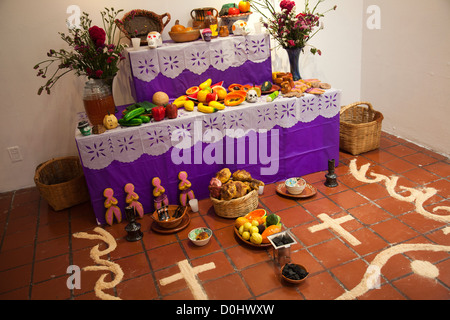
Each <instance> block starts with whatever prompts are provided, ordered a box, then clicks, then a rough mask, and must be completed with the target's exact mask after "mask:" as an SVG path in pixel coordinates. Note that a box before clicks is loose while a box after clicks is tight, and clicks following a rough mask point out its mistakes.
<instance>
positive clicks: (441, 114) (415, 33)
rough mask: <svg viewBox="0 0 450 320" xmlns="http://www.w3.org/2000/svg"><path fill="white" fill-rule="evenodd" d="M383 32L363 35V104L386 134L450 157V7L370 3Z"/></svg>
mask: <svg viewBox="0 0 450 320" xmlns="http://www.w3.org/2000/svg"><path fill="white" fill-rule="evenodd" d="M364 4H365V7H367V6H369V5H378V6H379V8H380V9H381V28H380V29H379V30H369V29H368V28H364V29H363V30H364V32H363V43H362V44H363V46H362V48H363V51H362V52H363V54H362V56H363V59H362V75H363V76H362V90H361V99H362V100H367V101H370V102H371V103H372V104H373V105H374V108H376V109H377V110H379V111H381V112H382V113H383V115H384V121H383V130H385V131H387V132H389V133H391V134H394V135H398V136H401V137H403V138H405V139H408V140H411V141H413V142H415V143H417V144H419V145H422V146H424V147H426V148H429V149H432V150H434V151H436V152H439V153H442V154H444V155H446V156H447V157H450V121H449V108H450V104H449V103H450V89H449V88H450V1H449V0H430V1H426V2H424V1H421V0H395V1H387V0H384V1H380V0H378V1H374V0H365V1H364Z"/></svg>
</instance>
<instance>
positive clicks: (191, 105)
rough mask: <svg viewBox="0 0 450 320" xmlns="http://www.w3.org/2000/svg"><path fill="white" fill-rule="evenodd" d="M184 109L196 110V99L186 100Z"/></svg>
mask: <svg viewBox="0 0 450 320" xmlns="http://www.w3.org/2000/svg"><path fill="white" fill-rule="evenodd" d="M184 110H186V111H194V101H191V100H188V101H185V102H184Z"/></svg>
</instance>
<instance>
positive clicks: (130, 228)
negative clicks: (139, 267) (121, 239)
mask: <svg viewBox="0 0 450 320" xmlns="http://www.w3.org/2000/svg"><path fill="white" fill-rule="evenodd" d="M125 214H126V216H127V220H128V221H129V223H128V225H127V226H126V227H125V231H126V232H127V233H128V235H127V241H130V242H135V241H139V240H141V239H142V238H143V236H144V235H143V234H142V232H141V224H140V223H138V222H136V216H135V214H134V208H133V207H126V208H125Z"/></svg>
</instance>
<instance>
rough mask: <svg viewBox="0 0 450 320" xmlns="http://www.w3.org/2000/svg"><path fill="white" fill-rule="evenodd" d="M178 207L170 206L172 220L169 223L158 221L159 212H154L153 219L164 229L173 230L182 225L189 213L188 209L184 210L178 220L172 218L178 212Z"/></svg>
mask: <svg viewBox="0 0 450 320" xmlns="http://www.w3.org/2000/svg"><path fill="white" fill-rule="evenodd" d="M177 208H178V206H176V205H170V206H169V210H168V211H169V216H170V219H169V220H167V221H160V220H159V219H158V212H157V211H156V210H155V212H153V214H152V219H153V220H154V221H155V222H156V223H157V224H158V225H159V226H160V227H161V228H164V229H173V228H176V227H178V226H179V225H180V223H181V221H182V220H183V217H184V215H185V214H186V212H187V207H185V208H184V210H183V213H182V214H181V216H180V217H178V218H172V217H173V215H174V214H175V211H176V210H177Z"/></svg>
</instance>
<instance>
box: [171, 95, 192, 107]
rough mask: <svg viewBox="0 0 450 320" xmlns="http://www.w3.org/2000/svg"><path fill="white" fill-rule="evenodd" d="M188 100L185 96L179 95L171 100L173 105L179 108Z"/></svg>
mask: <svg viewBox="0 0 450 320" xmlns="http://www.w3.org/2000/svg"><path fill="white" fill-rule="evenodd" d="M186 101H188V98H187V96H181V97H178V98H176V99H175V100H174V102H172V103H173V104H174V105H176V106H177V108H181V107H183V106H184V104H185V102H186Z"/></svg>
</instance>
